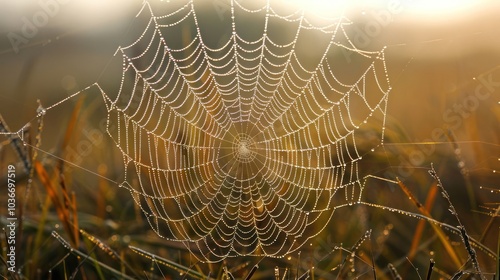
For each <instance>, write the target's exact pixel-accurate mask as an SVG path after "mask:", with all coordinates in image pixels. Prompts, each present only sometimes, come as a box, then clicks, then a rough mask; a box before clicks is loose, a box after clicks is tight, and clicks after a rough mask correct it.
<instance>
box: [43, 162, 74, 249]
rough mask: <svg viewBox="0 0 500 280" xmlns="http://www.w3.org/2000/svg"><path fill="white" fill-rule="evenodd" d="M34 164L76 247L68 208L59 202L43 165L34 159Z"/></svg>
mask: <svg viewBox="0 0 500 280" xmlns="http://www.w3.org/2000/svg"><path fill="white" fill-rule="evenodd" d="M34 165H35V170H36V173H37V174H38V178H39V179H40V181H41V182H42V185H43V186H44V187H45V190H46V191H47V194H48V195H49V197H50V199H51V200H52V204H54V207H55V208H56V212H57V216H58V217H59V220H60V221H61V222H62V224H63V227H64V230H65V231H66V232H67V233H68V235H69V236H70V241H71V245H73V246H75V248H77V247H76V244H77V241H76V240H75V236H74V235H73V234H72V233H73V230H72V228H73V225H72V224H71V222H70V217H69V212H68V209H67V208H66V207H64V205H63V204H62V203H61V201H60V199H59V196H58V195H57V191H56V188H55V187H54V186H53V185H52V182H51V180H50V177H49V174H48V173H47V171H46V170H45V167H43V165H42V164H41V163H40V162H39V161H35V162H34Z"/></svg>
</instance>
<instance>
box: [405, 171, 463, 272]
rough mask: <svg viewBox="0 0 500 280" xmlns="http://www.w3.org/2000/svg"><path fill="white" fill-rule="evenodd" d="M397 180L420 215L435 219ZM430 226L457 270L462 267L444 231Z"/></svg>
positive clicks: (436, 226)
mask: <svg viewBox="0 0 500 280" xmlns="http://www.w3.org/2000/svg"><path fill="white" fill-rule="evenodd" d="M396 180H397V182H398V185H399V187H400V188H401V189H402V190H403V192H404V193H405V194H406V195H407V196H408V197H409V198H410V200H411V201H412V202H413V203H414V204H415V206H417V208H418V210H419V211H420V213H421V214H422V215H424V216H425V217H427V218H430V219H433V218H432V216H431V214H430V213H429V211H427V209H426V208H425V207H424V206H423V205H422V203H420V202H419V201H418V200H417V198H416V197H415V196H414V195H413V193H412V192H411V191H410V190H409V189H408V187H406V186H405V184H404V183H403V182H401V180H399V178H396ZM430 225H431V227H432V229H433V230H434V232H436V234H437V236H438V237H439V239H440V240H441V243H443V246H444V248H445V250H446V252H448V254H449V255H450V258H451V260H452V261H453V263H454V264H455V265H456V266H457V268H460V267H462V264H461V262H460V259H459V258H458V255H457V253H456V252H455V250H454V249H453V247H452V246H451V244H450V242H449V241H448V238H447V237H446V234H445V233H444V232H443V230H442V229H441V228H440V227H439V226H438V225H436V224H434V223H430Z"/></svg>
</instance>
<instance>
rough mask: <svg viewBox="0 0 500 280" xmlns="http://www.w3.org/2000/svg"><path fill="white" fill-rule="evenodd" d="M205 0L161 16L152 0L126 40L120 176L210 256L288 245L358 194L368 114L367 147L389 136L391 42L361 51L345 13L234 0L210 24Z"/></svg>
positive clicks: (282, 249) (151, 215) (114, 109)
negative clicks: (370, 135) (320, 13)
mask: <svg viewBox="0 0 500 280" xmlns="http://www.w3.org/2000/svg"><path fill="white" fill-rule="evenodd" d="M177 4H178V3H177ZM196 4H197V3H194V2H192V1H190V2H188V3H183V4H182V5H180V6H178V7H176V8H175V9H172V8H168V9H163V10H168V11H169V12H168V13H167V14H165V15H161V16H157V15H155V14H154V12H153V10H154V9H153V8H152V6H151V5H150V4H148V3H146V5H145V6H144V10H143V11H142V12H145V13H147V12H148V11H149V13H150V18H149V21H148V23H147V25H146V27H145V29H144V31H143V33H142V35H141V36H140V37H139V38H138V39H137V40H136V41H134V42H133V43H132V44H130V45H129V46H126V47H121V48H119V52H120V53H121V54H122V55H123V75H122V82H121V87H120V91H119V93H118V95H117V96H116V98H111V97H109V96H108V95H107V94H106V93H104V92H103V91H102V93H103V97H104V100H105V103H106V106H107V110H108V132H109V134H110V136H111V137H112V139H113V140H114V142H115V143H116V146H117V147H118V148H119V149H120V151H121V152H122V153H123V159H124V164H125V169H126V172H125V176H124V177H125V178H124V181H123V183H122V184H121V186H122V187H125V188H127V189H129V190H130V192H131V194H132V196H133V198H134V200H135V202H136V203H137V204H138V205H139V206H140V208H141V209H142V211H143V212H144V214H145V216H146V217H147V220H148V221H149V223H150V225H151V227H152V229H153V230H154V231H155V232H156V233H157V234H158V235H159V236H161V237H164V238H166V239H169V240H174V241H180V242H183V243H184V244H185V245H186V247H187V248H188V249H189V250H190V251H191V252H192V253H193V254H194V255H196V256H197V257H198V258H200V259H201V260H203V261H209V262H213V261H220V260H221V259H224V258H226V257H231V256H242V255H254V256H272V257H282V256H284V255H285V254H287V253H290V252H293V251H295V250H297V249H298V248H300V246H301V245H303V244H304V243H305V242H306V241H307V240H308V239H310V238H311V237H313V236H315V235H317V234H318V233H319V232H320V231H321V230H322V229H323V227H325V225H326V224H327V221H329V220H330V218H331V216H332V214H333V212H334V210H335V209H337V208H338V207H342V206H345V205H350V204H352V203H356V202H358V201H359V200H360V198H361V194H362V189H363V184H362V183H361V181H360V175H359V171H358V161H359V160H360V159H361V158H362V155H363V153H365V152H366V148H365V147H363V151H360V150H359V148H358V146H359V144H358V142H360V141H362V142H363V143H365V142H367V141H366V139H365V138H366V137H364V136H365V134H364V133H365V131H369V130H371V129H373V124H370V122H371V120H372V119H377V120H379V121H378V123H377V124H378V125H379V126H378V127H377V130H376V131H378V132H377V133H378V136H377V137H375V138H376V140H377V141H376V142H377V143H369V144H370V145H371V148H373V147H375V146H376V145H379V144H381V141H382V140H381V139H382V138H383V129H384V119H385V114H386V105H387V98H388V94H389V91H390V85H389V79H388V75H387V71H386V66H385V60H384V53H383V51H362V50H359V49H357V48H356V47H355V46H354V44H353V43H352V42H351V41H350V40H349V36H348V27H349V25H350V22H349V21H348V20H347V19H346V18H344V17H343V16H339V17H337V18H329V19H322V23H321V24H315V23H314V22H313V21H312V20H310V19H309V18H308V17H306V16H305V13H304V12H302V11H300V10H296V11H292V12H289V13H288V14H280V13H279V12H278V10H277V8H276V7H274V6H273V5H271V3H269V2H267V3H262V6H261V7H260V8H252V9H250V8H246V7H245V6H244V5H243V4H244V3H239V2H236V1H231V3H230V12H231V17H228V19H229V20H225V21H224V22H222V23H213V21H212V23H210V21H209V20H207V19H206V18H203V16H202V15H201V14H200V13H199V12H198V9H197V8H196ZM163 5H165V6H166V7H170V6H169V5H174V4H172V3H164V4H163ZM240 16H241V17H242V18H244V19H247V18H251V19H252V21H251V22H252V25H249V24H247V22H245V21H244V20H242V21H241V22H240V21H238V18H239V17H240ZM202 21H204V22H202ZM210 24H212V25H210ZM217 24H220V26H217ZM210 28H212V30H210ZM220 30H226V31H227V32H226V33H225V34H226V37H228V38H225V37H224V36H222V35H221V34H222V33H223V32H221V31H220ZM217 31H218V32H217ZM256 31H258V32H257V35H255V32H256ZM227 35H229V36H227ZM181 38H182V40H180V39H181ZM179 41H182V42H180V43H179ZM344 53H348V54H349V57H350V58H351V59H352V62H351V63H350V64H345V63H344V64H342V63H340V62H337V61H340V60H342V59H341V58H342V57H343V56H342V54H344ZM360 69H361V70H360ZM352 76H356V78H355V79H353V78H352ZM374 122H375V121H374ZM110 127H112V128H113V129H109V128H110ZM337 197H339V198H337ZM325 221H326V222H325Z"/></svg>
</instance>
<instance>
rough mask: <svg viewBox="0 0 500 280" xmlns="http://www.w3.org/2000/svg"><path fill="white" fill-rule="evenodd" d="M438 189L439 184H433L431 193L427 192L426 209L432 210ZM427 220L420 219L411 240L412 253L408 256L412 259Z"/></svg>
mask: <svg viewBox="0 0 500 280" xmlns="http://www.w3.org/2000/svg"><path fill="white" fill-rule="evenodd" d="M437 191H438V187H437V184H436V183H434V184H432V186H431V188H430V190H429V193H428V194H427V198H426V200H425V209H427V211H430V210H431V209H432V206H433V205H434V201H435V200H436V194H437ZM425 222H426V221H425V220H420V221H418V224H417V229H416V230H415V235H414V236H413V240H412V242H411V247H410V253H409V254H408V258H409V259H410V260H412V259H413V257H414V256H415V254H416V253H417V250H418V244H419V243H420V239H422V234H423V232H424V228H425Z"/></svg>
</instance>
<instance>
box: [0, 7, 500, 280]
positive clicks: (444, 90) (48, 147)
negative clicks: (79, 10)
mask: <svg viewBox="0 0 500 280" xmlns="http://www.w3.org/2000/svg"><path fill="white" fill-rule="evenodd" d="M131 2H133V1H131ZM139 2H140V1H139ZM216 2H217V1H216ZM207 3H208V2H207ZM210 3H211V2H210ZM217 3H218V2H217ZM0 5H1V4H0ZM131 6H133V9H131V10H132V12H130V11H128V12H125V11H119V12H117V13H118V14H124V15H126V17H127V18H128V21H126V22H125V23H129V24H130V22H133V23H134V20H135V17H134V16H135V15H136V13H137V11H138V10H140V7H141V3H133V4H131ZM214 7H215V8H217V7H218V6H217V5H215V4H214ZM219 8H220V7H219ZM67 9H68V14H71V13H70V12H69V9H71V5H69V6H68V8H67ZM367 9H368V10H367V11H369V13H367V14H368V15H370V14H375V12H377V11H378V12H380V11H383V9H382V8H377V7H371V8H367ZM488 10H491V9H488V8H487V7H486V8H485V7H483V8H482V9H480V8H477V11H475V12H477V15H476V16H475V17H473V16H470V17H464V18H465V19H462V21H461V20H459V19H456V22H455V21H451V22H452V23H450V24H449V25H447V24H444V23H441V24H439V23H436V24H435V26H437V27H436V30H433V32H428V31H427V30H428V28H429V26H431V27H432V24H428V25H426V26H423V27H415V26H417V25H416V24H415V23H413V25H412V24H411V23H410V24H409V23H408V22H406V21H405V20H409V19H410V18H411V16H414V15H412V14H411V13H410V12H408V11H404V12H402V14H398V15H397V16H396V15H394V16H395V18H394V19H393V21H394V22H392V23H391V25H390V26H386V27H385V29H384V30H383V31H381V34H380V35H377V37H370V41H371V42H370V44H369V46H368V48H371V47H373V48H378V47H379V45H387V46H388V47H387V50H386V62H387V67H388V73H389V77H390V79H391V83H392V85H393V89H392V91H391V93H390V96H389V105H388V109H387V116H386V119H385V131H384V139H383V144H381V145H378V146H373V143H372V142H371V138H370V135H373V131H375V134H377V135H380V133H381V132H380V131H379V130H377V129H380V128H379V127H377V128H375V127H373V128H372V127H368V128H366V130H367V131H366V132H365V131H360V132H359V134H358V135H366V137H365V138H363V137H361V138H360V139H359V140H357V141H358V142H357V143H358V146H357V148H358V149H359V150H360V152H361V154H362V155H363V159H362V160H361V161H360V162H359V169H360V170H361V171H360V177H361V180H360V184H361V185H362V186H363V192H362V194H361V195H360V198H359V200H356V201H354V202H351V201H350V202H349V205H348V204H347V203H346V201H345V198H344V196H339V197H336V196H335V197H333V199H332V205H333V208H334V209H332V211H333V210H334V212H333V215H332V217H331V219H330V217H329V216H328V215H327V216H325V217H323V216H322V218H323V219H324V220H320V221H317V223H316V225H317V227H323V226H325V229H324V230H322V231H319V233H318V234H317V235H316V236H313V237H312V238H311V239H309V240H308V242H307V243H306V244H305V245H304V246H302V247H301V248H300V249H298V250H296V251H294V252H292V253H290V254H287V255H286V256H284V257H279V258H276V257H273V256H242V257H229V258H226V259H224V260H222V261H220V262H215V263H205V262H202V261H200V260H199V259H197V258H196V256H194V255H193V254H191V253H190V252H189V251H188V250H187V249H186V246H185V244H183V243H181V242H176V241H170V240H166V239H164V238H161V237H159V236H158V235H157V234H156V233H155V231H154V230H153V229H152V228H151V227H150V225H149V224H148V222H147V219H146V217H145V215H144V213H143V211H142V209H141V208H140V206H138V205H137V204H136V203H135V201H134V199H133V198H132V196H131V194H130V191H129V190H128V189H127V188H124V187H121V186H120V183H121V182H122V181H121V180H122V179H123V176H124V173H125V172H126V170H124V164H123V154H122V153H121V152H120V151H119V149H118V147H119V145H116V144H115V143H114V142H113V139H112V138H111V137H110V135H108V133H107V131H106V121H107V119H108V117H109V115H108V112H107V111H106V107H105V104H104V102H103V99H102V97H101V96H100V92H99V91H98V90H97V89H96V88H95V87H94V88H90V89H88V88H86V87H84V86H83V87H82V86H81V85H82V84H84V85H88V84H92V83H94V82H96V74H95V73H99V74H98V75H99V76H98V77H97V80H98V81H99V82H100V83H102V84H103V85H104V87H109V88H111V89H112V90H115V91H116V90H117V88H118V86H119V85H120V83H119V82H117V83H116V82H112V81H117V80H119V79H120V76H121V72H120V70H119V69H121V67H122V65H121V60H120V58H118V59H117V61H115V60H113V58H112V57H113V56H112V54H113V52H114V51H116V45H117V44H118V43H117V42H116V41H115V38H114V37H113V38H112V39H109V38H108V39H106V37H110V36H111V35H106V34H104V35H103V34H100V33H99V32H98V31H96V30H97V28H96V27H95V26H92V27H87V28H88V29H87V30H85V29H82V30H78V29H77V30H78V31H75V32H74V33H72V32H69V31H68V32H67V33H60V34H65V36H63V37H62V39H61V40H60V41H58V42H56V43H52V44H48V45H47V46H41V45H43V44H33V46H27V47H26V48H25V49H22V52H21V53H20V54H18V55H16V54H14V53H13V52H10V51H4V52H2V54H1V58H5V61H6V62H5V66H4V65H1V66H0V70H5V71H4V72H5V77H6V78H5V84H4V85H2V86H1V88H0V90H1V91H0V100H1V104H0V115H1V118H0V180H1V181H0V182H1V183H0V201H1V202H0V220H1V223H2V228H3V231H2V234H1V235H0V245H1V248H2V250H1V252H0V257H1V258H0V276H2V277H3V278H4V279H252V280H255V279H276V280H278V279H500V278H499V277H500V260H499V253H500V252H499V250H500V231H499V228H500V222H499V220H498V216H499V213H500V199H499V198H500V189H499V185H498V183H499V182H500V180H499V178H500V177H499V174H498V172H499V171H498V170H500V169H499V163H500V109H499V103H498V102H499V99H498V97H499V96H500V94H499V93H500V88H499V83H497V82H496V81H497V80H499V79H500V70H499V69H500V68H499V65H500V64H499V61H500V54H499V53H498V50H497V49H496V48H491V46H495V45H496V46H498V38H500V36H498V37H496V34H497V33H498V31H497V30H493V29H494V28H493V27H492V26H494V25H491V24H488V23H491V22H490V21H489V20H492V17H493V18H494V17H495V16H491V14H490V13H488ZM356 11H357V10H356ZM358 12H359V11H358ZM60 13H61V17H62V14H64V13H65V11H64V10H61V12H60ZM353 13H355V12H353ZM363 15H364V13H363ZM130 18H134V20H132V21H131V20H130ZM228 18H229V17H228ZM478 18H481V20H477V19H478ZM53 19H54V20H56V19H57V16H56V17H54V18H53ZM356 19H357V18H356ZM59 20H60V21H61V22H63V23H64V20H69V19H67V18H65V19H59ZM492 21H493V22H494V19H493V20H492ZM370 22H371V21H370V19H368V20H366V19H365V21H361V20H360V23H359V26H360V27H363V26H364V25H363V24H364V23H370ZM471 22H474V24H472V23H471ZM125 23H123V22H121V23H119V24H116V25H117V26H118V25H119V26H120V27H116V29H120V28H124V27H123V26H124V25H126V24H125ZM419 23H420V22H419ZM405 24H406V25H405ZM131 25H132V26H134V25H133V24H131ZM127 26H128V25H127ZM463 26H466V27H467V29H465V31H463V32H464V33H465V34H466V35H465V36H464V35H463V34H458V35H457V34H455V33H452V32H450V30H454V31H455V30H456V29H459V28H462V27H463ZM107 27H109V26H107ZM141 28H142V27H141ZM141 28H139V27H138V30H139V31H141V30H142V29H141ZM405 28H408V29H409V31H408V30H405ZM412 28H413V29H412ZM54 30H56V31H55V32H60V31H57V30H58V29H57V28H55V29H54ZM120 30H121V29H120ZM402 30H404V31H402ZM73 31H74V30H73ZM113 31H116V30H115V29H113ZM122 31H123V30H122ZM103 32H104V31H103ZM132 32H134V31H132ZM58 34H59V33H58ZM75 34H76V35H75ZM95 34H98V35H95ZM99 34H100V35H99ZM37 36H39V37H40V42H42V41H43V39H42V37H43V38H51V36H53V35H52V33H50V32H47V33H43V32H41V33H40V34H39V35H37ZM93 36H95V37H93ZM474 36H477V37H474ZM132 37H133V36H132ZM58 38H59V37H58ZM436 38H437V39H436ZM95 40H98V41H99V42H102V44H100V45H99V47H95V45H96V44H93V43H92V42H94V41H95ZM127 40H129V41H130V40H131V39H130V38H127ZM401 40H402V41H401ZM454 40H455V41H454ZM401 42H403V43H401ZM457 42H458V43H457ZM485 42H486V43H485ZM465 43H470V44H471V45H470V46H464V45H465ZM474 43H476V44H477V45H474ZM108 45H109V47H108ZM457 45H459V46H457ZM450 46H452V47H455V46H457V47H456V48H451V49H452V50H453V51H450ZM485 46H487V47H485ZM2 47H5V45H2ZM4 49H5V50H7V49H8V47H5V48H4ZM450 52H453V53H452V54H449V53H450ZM68 57H69V58H68ZM65 58H67V59H65ZM103 58H105V59H103ZM109 59H111V60H109ZM103 61H104V62H103ZM69 64H73V66H68V65H69ZM62 65H64V66H62ZM66 66H67V67H66ZM115 66H118V67H117V68H116V69H118V70H117V71H112V70H115V68H113V67H115ZM52 67H53V68H52ZM7 68H9V69H7ZM103 68H104V69H105V70H106V71H103ZM10 69H13V70H10ZM47 69H51V71H47ZM8 70H10V72H9V71H8ZM103 72H106V73H107V74H102V73H103ZM75 73H79V74H81V76H78V75H79V74H75ZM14 75H16V76H15V78H10V77H11V76H14ZM83 89H85V90H83ZM87 89H88V90H87ZM82 90H83V91H82ZM80 91H81V94H80V93H79V92H80ZM77 92H78V94H76V95H74V96H72V94H74V93H77ZM68 96H69V98H68ZM59 101H63V102H62V103H61V104H60V105H57V106H53V107H52V106H51V105H52V104H58V102H59ZM49 106H51V107H49ZM47 108H48V110H47ZM370 133H371V134H370ZM375 138H376V137H375ZM372 148H373V149H372ZM332 157H333V156H332ZM130 183H131V184H134V183H135V184H137V182H130ZM342 204H345V206H342V207H337V206H338V205H342ZM9 225H14V226H9ZM277 246H279V244H277ZM12 264H15V269H13V265H12ZM12 270H14V271H12Z"/></svg>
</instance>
